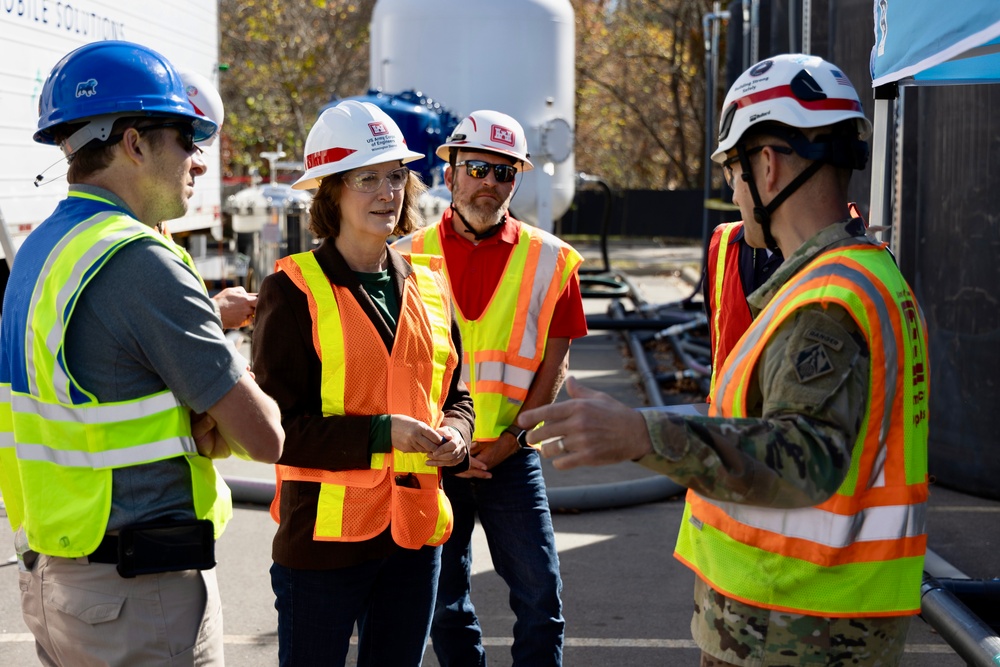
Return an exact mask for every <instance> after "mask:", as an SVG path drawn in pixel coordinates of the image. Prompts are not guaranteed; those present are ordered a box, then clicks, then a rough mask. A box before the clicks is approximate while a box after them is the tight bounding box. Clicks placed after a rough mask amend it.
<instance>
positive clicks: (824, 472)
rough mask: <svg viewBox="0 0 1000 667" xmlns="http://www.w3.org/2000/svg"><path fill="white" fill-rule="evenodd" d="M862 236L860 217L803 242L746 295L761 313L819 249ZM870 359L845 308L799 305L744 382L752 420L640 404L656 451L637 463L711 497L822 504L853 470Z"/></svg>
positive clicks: (787, 504)
mask: <svg viewBox="0 0 1000 667" xmlns="http://www.w3.org/2000/svg"><path fill="white" fill-rule="evenodd" d="M855 243H872V241H871V240H869V239H867V238H866V237H865V236H864V227H863V224H862V223H861V222H860V221H858V220H852V221H848V222H846V223H841V224H835V225H831V226H829V227H827V228H825V229H823V230H822V231H820V232H819V233H818V234H816V235H815V236H813V237H812V238H811V239H809V240H808V241H806V242H805V243H804V244H803V245H802V246H801V247H799V249H798V250H796V251H795V252H794V253H792V255H791V256H790V257H787V258H786V259H785V262H784V263H783V264H782V265H781V266H780V267H779V268H778V269H777V271H776V272H775V273H774V275H772V276H771V278H770V279H769V280H768V281H767V282H765V283H764V284H763V285H761V286H760V288H759V289H757V290H756V291H755V292H754V293H753V294H751V295H750V296H749V297H748V301H749V302H750V306H751V310H752V311H753V314H754V316H755V317H756V316H757V314H758V313H760V311H761V310H763V309H764V308H766V307H767V304H768V303H769V302H770V301H771V299H772V298H773V297H774V295H775V294H776V293H777V291H778V290H779V289H780V288H781V287H782V286H783V285H784V284H785V283H786V282H787V281H788V280H789V279H790V278H791V277H792V276H794V275H795V274H797V273H798V272H799V271H800V270H801V269H802V268H803V267H804V266H805V264H806V263H808V262H809V260H811V259H813V258H814V257H815V256H816V255H817V254H819V253H820V252H823V251H824V250H830V249H833V248H836V247H839V246H843V245H849V244H855ZM724 316H725V314H724V313H723V317H724ZM817 342H819V343H823V344H824V346H825V348H826V349H825V352H826V357H827V358H828V359H829V362H830V364H828V365H825V366H824V367H823V368H816V367H815V366H810V364H809V363H808V358H807V356H808V353H807V349H808V348H811V347H813V346H815V345H816V344H817ZM831 365H832V368H831V367H830V366H831ZM869 366H870V359H869V353H868V348H867V344H866V342H865V339H864V336H863V335H862V334H861V332H860V331H859V330H858V328H857V325H856V324H855V322H854V320H853V319H852V318H851V316H850V315H849V314H848V313H847V311H845V310H844V309H842V308H840V307H839V306H830V307H828V308H825V309H824V308H823V307H822V306H819V305H808V306H805V307H802V308H800V309H799V310H798V311H797V312H796V313H794V314H793V315H791V316H790V317H789V318H788V319H787V320H786V321H785V322H784V323H783V324H782V326H781V327H780V328H778V329H777V331H775V333H774V335H773V336H772V337H771V339H770V340H769V341H768V343H767V347H766V348H765V350H764V352H763V354H762V355H761V358H760V360H759V361H758V365H757V368H756V369H755V370H754V373H753V377H752V379H751V385H752V386H751V387H749V388H748V389H747V397H748V398H747V406H748V411H747V414H749V415H751V416H752V417H751V418H745V419H712V418H708V417H690V416H679V415H671V414H668V413H665V412H659V411H654V410H646V411H643V417H644V418H645V419H646V425H647V428H648V430H649V435H650V439H651V440H652V443H653V450H654V453H652V454H649V455H647V456H645V457H643V458H642V459H641V460H640V461H639V462H640V463H641V464H642V465H644V466H646V467H648V468H650V469H652V470H655V471H657V472H660V473H662V474H665V475H668V476H669V477H671V478H672V479H674V480H675V481H677V482H678V483H680V484H683V485H685V486H687V487H688V488H691V489H693V490H694V491H696V492H698V493H699V494H701V495H703V496H705V497H708V498H714V499H718V500H726V501H731V502H738V503H745V504H750V505H758V506H764V507H773V508H794V507H809V506H813V505H817V504H819V503H821V502H823V501H824V500H826V499H827V498H829V497H830V496H831V495H832V494H833V493H834V492H835V491H836V490H837V489H838V488H839V487H840V485H841V483H842V482H843V480H844V477H845V475H846V474H847V470H848V467H849V465H850V462H851V449H852V447H853V445H854V442H855V440H856V439H857V437H858V434H859V432H860V428H861V424H862V420H863V417H864V414H865V412H866V404H867V397H868V378H869Z"/></svg>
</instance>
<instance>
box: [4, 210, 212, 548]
mask: <svg viewBox="0 0 1000 667" xmlns="http://www.w3.org/2000/svg"><path fill="white" fill-rule="evenodd" d="M72 196H78V195H77V193H71V197H72ZM81 198H84V199H90V200H93V201H97V202H100V203H106V204H107V205H108V207H109V208H111V207H113V204H112V203H111V202H107V201H105V200H103V199H101V198H99V197H96V196H94V195H86V196H83V197H81ZM140 239H151V240H153V241H156V242H158V243H160V244H162V245H164V246H165V247H167V248H168V249H170V250H171V251H172V252H174V253H175V254H178V256H180V253H177V251H176V249H175V246H174V244H173V243H170V242H167V241H166V240H165V239H163V238H162V237H161V236H159V235H158V234H155V233H154V232H153V231H152V230H151V229H149V228H148V227H146V226H145V225H142V224H141V223H139V222H137V221H135V220H134V219H132V218H130V217H128V216H126V215H124V214H123V213H121V212H120V211H118V210H111V211H106V212H103V213H101V214H99V215H94V216H92V217H90V218H88V219H87V220H84V221H82V222H80V223H78V224H74V225H73V226H71V227H69V228H68V229H67V231H66V232H65V233H64V234H63V235H62V236H61V237H60V238H58V240H56V241H54V245H53V246H52V247H51V248H48V249H43V248H32V250H31V252H33V253H39V252H44V251H47V256H46V257H45V261H44V265H43V266H42V270H41V272H40V274H39V276H40V277H39V278H38V280H37V282H36V284H35V285H34V288H33V289H32V292H31V299H30V302H29V303H28V310H27V312H28V318H27V329H26V330H25V331H23V335H21V333H22V332H19V335H18V338H19V339H23V340H24V341H25V343H24V356H23V358H21V359H14V360H13V361H14V363H21V364H25V365H26V369H27V378H28V387H29V391H28V392H27V393H25V392H21V391H17V390H14V389H11V390H10V394H9V403H8V405H9V406H10V411H11V430H12V432H13V440H14V447H15V449H14V451H15V456H16V476H17V480H18V481H19V483H20V485H21V491H20V496H21V502H20V503H18V500H17V499H16V498H14V497H10V498H8V497H7V496H8V493H9V489H8V487H15V486H16V485H17V483H18V481H12V480H11V473H10V470H11V468H10V467H9V466H8V465H6V463H5V464H4V476H5V477H7V481H6V482H4V487H3V492H4V495H5V502H7V503H8V504H10V505H18V504H20V505H21V510H22V511H23V523H24V527H25V530H26V533H27V536H28V543H29V544H30V546H31V548H32V549H34V550H35V551H38V552H39V553H45V554H49V555H54V556H62V557H67V558H76V557H80V556H85V555H87V554H89V553H91V552H93V551H94V549H96V548H97V545H98V544H99V543H100V541H101V539H103V537H104V533H105V530H106V528H107V521H108V516H109V513H110V508H111V486H112V470H113V469H115V468H121V467H127V466H134V465H141V464H145V463H152V462H156V461H162V460H165V459H168V458H173V457H178V456H183V457H184V458H185V460H186V461H187V462H188V464H189V465H190V467H191V479H192V502H193V505H194V511H195V514H196V515H197V517H198V518H200V519H209V520H211V521H212V522H213V524H214V526H215V534H216V537H218V536H220V535H221V534H222V532H223V530H224V528H225V525H226V523H227V522H228V521H229V518H230V517H231V516H232V502H231V496H230V492H229V488H228V487H227V486H226V485H225V483H224V482H223V481H222V478H221V476H219V475H218V474H217V472H216V470H215V468H214V466H213V465H212V462H211V461H210V460H209V459H207V458H204V457H201V456H197V447H196V446H195V443H194V440H193V439H192V437H191V417H190V410H189V409H188V408H187V407H186V406H184V405H182V404H181V403H180V402H179V401H178V400H177V398H176V397H175V396H174V395H173V394H172V393H170V392H169V391H163V392H158V393H156V394H153V395H150V396H146V397H142V398H138V399H135V400H130V401H120V402H115V403H98V401H97V399H96V397H95V396H93V394H91V393H90V392H88V391H86V390H85V389H84V388H83V387H81V386H80V385H79V384H77V383H76V382H75V380H73V378H72V377H71V376H70V374H69V373H68V372H67V370H66V368H65V365H64V364H65V361H64V356H63V355H64V348H65V335H66V330H67V327H68V325H69V322H70V318H71V317H72V313H73V309H74V307H75V305H76V300H77V299H78V297H79V295H80V293H81V292H82V291H83V289H85V288H86V286H87V284H88V282H89V281H90V279H92V278H93V276H94V275H96V273H97V272H98V271H99V270H100V269H101V267H102V266H103V265H104V263H105V262H106V261H107V260H108V259H110V257H111V256H113V255H114V253H115V252H116V251H117V250H118V249H120V248H121V247H122V246H123V245H125V244H127V243H130V242H133V241H136V240H140ZM23 250H24V249H23V248H22V252H23ZM190 268H191V269H192V271H194V267H190ZM195 273H197V272H196V271H195ZM5 457H6V458H5V459H4V461H9V460H10V456H9V454H6V455H5Z"/></svg>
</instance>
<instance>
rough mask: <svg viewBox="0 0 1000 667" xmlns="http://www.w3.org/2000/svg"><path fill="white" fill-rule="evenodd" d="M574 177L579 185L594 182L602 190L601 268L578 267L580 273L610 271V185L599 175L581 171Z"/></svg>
mask: <svg viewBox="0 0 1000 667" xmlns="http://www.w3.org/2000/svg"><path fill="white" fill-rule="evenodd" d="M576 178H577V181H578V182H580V184H581V185H582V184H584V183H596V184H597V185H598V186H600V188H601V190H603V191H604V213H603V215H602V216H601V268H600V269H596V268H594V269H592V268H589V267H588V268H582V269H580V275H587V274H593V273H609V272H610V271H611V260H610V259H609V258H608V228H609V227H610V226H611V186H610V185H608V184H607V183H606V182H605V181H604V179H603V178H601V177H600V176H593V175H591V174H585V173H583V172H581V173H579V174H577V176H576ZM581 282H582V281H581Z"/></svg>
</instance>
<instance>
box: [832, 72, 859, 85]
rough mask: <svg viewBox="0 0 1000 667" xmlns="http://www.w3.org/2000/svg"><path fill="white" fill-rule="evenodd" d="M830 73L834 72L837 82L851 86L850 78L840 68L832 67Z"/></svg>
mask: <svg viewBox="0 0 1000 667" xmlns="http://www.w3.org/2000/svg"><path fill="white" fill-rule="evenodd" d="M830 73H831V74H833V79H834V80H835V81H836V82H837V83H839V84H840V85H842V86H851V81H850V79H848V78H847V77H846V76H844V73H843V72H841V71H840V70H839V69H832V70H830ZM851 87H852V88H853V87H854V86H851Z"/></svg>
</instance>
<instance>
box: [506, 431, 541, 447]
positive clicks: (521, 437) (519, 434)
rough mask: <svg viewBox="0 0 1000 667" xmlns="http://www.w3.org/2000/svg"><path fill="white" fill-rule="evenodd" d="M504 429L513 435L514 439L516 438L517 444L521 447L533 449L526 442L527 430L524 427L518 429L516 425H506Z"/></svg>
mask: <svg viewBox="0 0 1000 667" xmlns="http://www.w3.org/2000/svg"><path fill="white" fill-rule="evenodd" d="M504 430H505V431H507V432H508V433H510V434H511V435H512V436H514V439H515V440H517V444H519V445H520V446H521V449H534V447H532V446H531V445H529V444H528V431H526V430H525V429H523V428H522V429H518V428H517V427H516V426H508V427H507V428H506V429H504Z"/></svg>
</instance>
